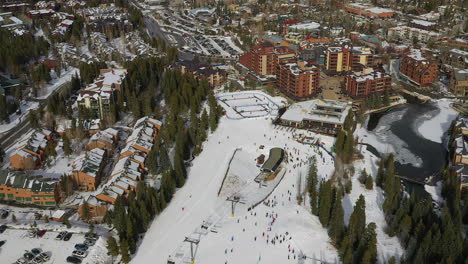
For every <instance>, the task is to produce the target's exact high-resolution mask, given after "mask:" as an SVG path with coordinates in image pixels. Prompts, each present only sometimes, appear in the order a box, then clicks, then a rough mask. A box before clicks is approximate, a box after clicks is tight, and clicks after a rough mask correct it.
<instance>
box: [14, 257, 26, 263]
mask: <svg viewBox="0 0 468 264" xmlns="http://www.w3.org/2000/svg"><path fill="white" fill-rule="evenodd" d="M16 264H28V261H27V260H26V259H24V258H20V259H18V260H17V261H16Z"/></svg>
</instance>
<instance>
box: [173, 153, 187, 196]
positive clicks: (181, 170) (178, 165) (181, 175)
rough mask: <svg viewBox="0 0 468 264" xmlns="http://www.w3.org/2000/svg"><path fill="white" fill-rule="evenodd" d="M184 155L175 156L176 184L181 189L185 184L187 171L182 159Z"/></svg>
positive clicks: (176, 154) (177, 154)
mask: <svg viewBox="0 0 468 264" xmlns="http://www.w3.org/2000/svg"><path fill="white" fill-rule="evenodd" d="M182 155H183V154H182V153H180V152H176V153H175V155H174V172H175V176H176V177H175V183H176V187H177V188H180V187H182V186H183V185H184V183H185V178H186V171H185V165H184V161H183V158H182Z"/></svg>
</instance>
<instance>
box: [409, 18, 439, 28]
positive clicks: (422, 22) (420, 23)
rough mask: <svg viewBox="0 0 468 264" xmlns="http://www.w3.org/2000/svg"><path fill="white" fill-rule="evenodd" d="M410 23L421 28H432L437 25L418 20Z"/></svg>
mask: <svg viewBox="0 0 468 264" xmlns="http://www.w3.org/2000/svg"><path fill="white" fill-rule="evenodd" d="M411 23H413V24H417V25H421V26H424V27H432V26H435V25H437V23H434V22H429V21H425V20H420V19H413V20H411Z"/></svg>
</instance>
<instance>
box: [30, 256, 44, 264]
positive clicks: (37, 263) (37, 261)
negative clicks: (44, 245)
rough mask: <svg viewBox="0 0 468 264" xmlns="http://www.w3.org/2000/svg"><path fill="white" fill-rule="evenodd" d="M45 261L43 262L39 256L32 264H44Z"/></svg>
mask: <svg viewBox="0 0 468 264" xmlns="http://www.w3.org/2000/svg"><path fill="white" fill-rule="evenodd" d="M44 262H45V261H44V260H42V258H40V257H39V256H37V257H35V258H34V259H33V260H32V261H31V262H30V263H31V264H42V263H44Z"/></svg>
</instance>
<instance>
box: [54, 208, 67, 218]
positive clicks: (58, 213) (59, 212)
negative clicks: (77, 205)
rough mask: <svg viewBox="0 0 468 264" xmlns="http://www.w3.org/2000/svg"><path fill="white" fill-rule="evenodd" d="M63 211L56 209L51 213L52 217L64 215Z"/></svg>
mask: <svg viewBox="0 0 468 264" xmlns="http://www.w3.org/2000/svg"><path fill="white" fill-rule="evenodd" d="M65 213H66V212H65V211H64V210H57V211H55V212H54V214H52V218H58V219H60V218H62V217H63V216H64V215H65Z"/></svg>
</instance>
